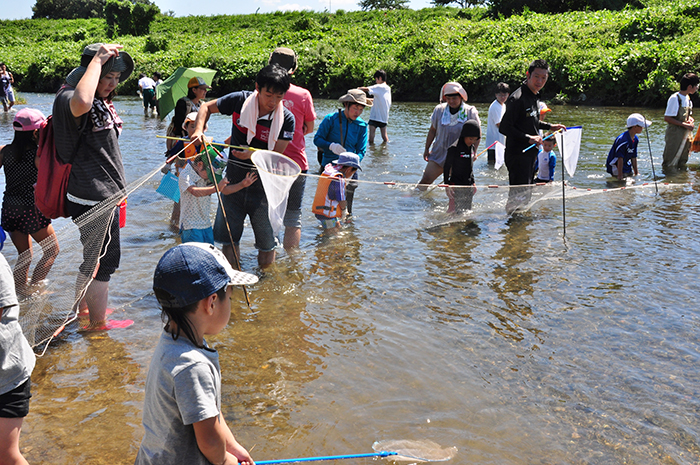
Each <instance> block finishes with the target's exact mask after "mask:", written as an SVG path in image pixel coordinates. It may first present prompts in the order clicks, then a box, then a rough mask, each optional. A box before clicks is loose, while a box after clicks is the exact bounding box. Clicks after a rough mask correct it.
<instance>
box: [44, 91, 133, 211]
mask: <svg viewBox="0 0 700 465" xmlns="http://www.w3.org/2000/svg"><path fill="white" fill-rule="evenodd" d="M74 93H75V89H74V88H73V87H70V86H63V87H61V89H60V90H59V91H58V93H57V94H56V99H55V100H54V102H53V124H54V141H55V143H56V152H57V153H58V156H59V158H60V159H61V160H62V161H63V162H64V163H66V162H68V163H72V164H73V167H72V168H71V172H70V178H69V179H68V193H69V194H70V195H72V196H74V197H77V198H79V199H84V200H89V201H96V202H99V201H102V200H105V199H107V198H109V197H111V196H112V195H114V194H116V193H118V192H121V191H123V190H124V187H125V186H126V178H125V176H124V165H123V164H122V153H121V151H120V150H119V142H118V136H119V131H120V130H121V120H120V119H119V117H118V115H117V114H116V111H115V110H114V107H112V106H110V104H107V103H106V102H104V101H103V100H101V99H95V101H94V102H93V105H92V108H91V109H90V111H89V112H88V113H86V114H85V115H83V116H81V117H80V118H79V123H80V124H78V121H76V118H75V117H74V116H73V113H72V112H71V109H70V100H71V98H72V97H73V94H74ZM86 124H87V125H88V127H87V128H86V129H85V130H84V131H83V128H84V126H85V125H86ZM81 132H82V136H81V135H80V134H81ZM79 139H80V144H79V145H78V151H77V153H76V154H75V156H74V157H73V159H72V160H71V159H70V157H71V156H72V155H73V153H74V152H75V147H76V144H78V141H79Z"/></svg>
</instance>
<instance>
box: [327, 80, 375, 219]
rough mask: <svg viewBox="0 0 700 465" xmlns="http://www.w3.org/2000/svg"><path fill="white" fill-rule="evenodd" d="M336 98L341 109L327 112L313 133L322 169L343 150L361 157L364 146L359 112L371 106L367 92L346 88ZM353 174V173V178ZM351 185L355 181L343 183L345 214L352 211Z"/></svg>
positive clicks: (354, 183) (353, 187) (364, 127)
mask: <svg viewBox="0 0 700 465" xmlns="http://www.w3.org/2000/svg"><path fill="white" fill-rule="evenodd" d="M338 101H339V102H340V103H342V104H343V109H342V110H338V111H337V112H332V113H328V114H327V115H326V116H325V117H324V118H323V121H321V124H320V125H319V127H318V131H316V135H315V136H314V144H316V147H318V148H319V155H320V156H321V159H320V160H319V161H320V163H321V169H322V170H323V169H325V166H326V165H328V163H331V162H332V161H334V160H337V159H338V156H339V155H340V154H341V153H344V152H350V153H354V154H356V155H357V156H359V157H360V161H362V159H363V158H364V157H365V152H366V150H367V123H365V121H364V120H363V119H362V117H361V116H360V115H362V112H363V111H364V109H365V107H370V108H372V99H370V98H367V94H365V93H364V92H363V91H361V90H360V89H350V90H348V92H347V93H346V94H345V95H343V96H342V97H340V98H339V99H338ZM357 178H358V177H357V173H355V174H354V176H353V180H357ZM355 189H357V183H356V182H352V181H349V182H348V183H347V184H346V186H345V191H346V192H345V198H346V200H347V202H348V215H352V205H353V200H354V198H355Z"/></svg>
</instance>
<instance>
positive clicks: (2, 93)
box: [0, 63, 15, 113]
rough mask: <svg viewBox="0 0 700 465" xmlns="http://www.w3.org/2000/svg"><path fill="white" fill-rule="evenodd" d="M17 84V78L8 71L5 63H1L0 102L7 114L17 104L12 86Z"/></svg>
mask: <svg viewBox="0 0 700 465" xmlns="http://www.w3.org/2000/svg"><path fill="white" fill-rule="evenodd" d="M14 83H15V78H14V77H13V76H12V73H11V72H9V71H8V70H7V66H5V63H0V100H2V106H3V108H4V109H5V112H6V113H7V112H8V111H10V110H11V109H12V107H13V106H14V104H15V92H14V90H12V84H14Z"/></svg>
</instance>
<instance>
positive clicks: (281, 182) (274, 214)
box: [251, 150, 301, 234]
mask: <svg viewBox="0 0 700 465" xmlns="http://www.w3.org/2000/svg"><path fill="white" fill-rule="evenodd" d="M251 160H252V161H253V163H254V164H255V166H256V167H257V168H258V176H259V177H260V180H261V181H262V183H263V187H264V188H265V195H266V196H267V208H268V214H269V216H270V223H271V224H272V230H273V231H274V232H275V234H278V233H279V232H280V230H281V229H282V223H283V221H284V214H285V212H286V210H287V199H288V197H289V188H290V187H292V184H293V183H294V181H295V180H296V179H297V176H298V175H299V173H301V168H300V167H299V165H298V164H297V163H296V162H295V161H294V160H292V159H291V158H289V157H285V156H284V155H281V154H279V153H277V152H272V151H269V150H256V151H255V152H254V153H253V156H252V157H251Z"/></svg>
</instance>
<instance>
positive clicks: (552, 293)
mask: <svg viewBox="0 0 700 465" xmlns="http://www.w3.org/2000/svg"><path fill="white" fill-rule="evenodd" d="M24 97H25V98H26V99H27V101H28V102H29V104H30V105H31V106H34V107H37V108H39V109H41V110H43V111H44V112H45V113H47V114H48V113H50V111H51V102H52V98H53V96H52V95H37V94H25V95H24ZM116 105H117V107H118V110H119V112H120V114H121V116H122V118H123V119H124V121H125V128H124V132H123V135H122V137H121V139H120V144H121V147H122V152H123V154H124V160H125V166H126V172H127V177H128V180H129V181H134V180H136V179H138V178H140V177H141V176H142V175H144V174H147V173H149V172H152V171H155V170H157V169H158V168H159V166H160V163H161V162H162V160H163V155H162V153H163V147H164V142H163V140H162V139H156V138H155V136H156V135H160V134H164V133H165V127H166V124H165V123H162V122H159V121H158V120H157V119H154V118H144V116H143V114H142V110H141V106H140V102H139V101H138V100H137V99H136V98H130V97H122V98H119V99H118V101H117V102H116ZM432 107H433V104H422V103H400V102H399V103H395V104H394V106H393V107H392V109H391V115H390V117H391V120H390V126H389V135H390V138H391V142H390V143H389V144H387V145H376V146H373V147H371V148H370V149H369V151H368V154H367V156H366V158H365V161H364V162H363V168H364V171H362V173H361V179H363V180H373V181H396V182H405V183H411V182H416V181H417V180H418V179H419V178H420V174H421V172H422V170H423V168H424V164H425V163H424V161H423V160H422V157H421V155H420V154H421V153H422V150H423V145H424V141H425V135H426V133H427V130H428V125H429V117H430V113H431V110H432ZM335 108H337V103H336V102H335V101H319V102H317V110H318V113H319V120H318V121H317V124H318V123H320V118H321V117H322V116H323V115H325V114H326V113H328V112H330V111H333V110H334V109H335ZM477 108H478V109H479V111H480V114H481V117H482V121H483V122H484V123H485V121H486V114H487V105H483V104H481V105H477ZM637 110H639V109H637ZM633 111H635V109H632V108H607V107H554V111H553V112H552V113H551V114H550V115H551V116H550V117H549V118H548V119H549V120H551V121H557V122H562V123H565V124H567V125H569V126H572V125H583V127H584V132H583V142H582V149H581V160H580V162H579V166H578V170H577V171H576V173H575V176H574V177H573V178H570V179H569V181H570V183H571V184H572V185H575V186H577V187H579V188H582V189H583V190H585V189H587V188H590V189H594V190H596V192H597V193H594V194H591V195H587V196H582V197H577V198H574V197H570V198H567V199H566V235H565V237H564V235H563V233H564V230H563V216H562V199H561V197H560V196H559V197H558V198H555V199H552V200H545V201H541V202H538V203H537V204H535V205H534V206H533V207H532V209H531V210H530V211H529V212H528V213H525V214H523V215H520V216H517V217H513V218H509V217H508V216H507V215H506V214H505V212H504V200H505V195H506V190H505V189H485V188H484V189H480V190H479V192H478V193H477V196H476V197H475V208H474V212H473V213H472V214H471V215H469V218H454V217H450V216H448V215H447V214H446V213H445V209H446V206H447V198H446V197H445V194H444V192H443V191H442V189H440V188H437V189H435V190H433V191H432V192H430V193H428V194H426V195H418V194H417V193H415V192H414V191H413V190H412V189H409V188H402V187H400V186H398V187H396V186H393V187H392V186H384V185H382V184H362V185H361V186H360V188H359V189H358V191H357V194H356V200H355V213H356V218H355V222H354V224H353V225H352V226H350V227H348V228H347V229H346V230H345V231H344V232H343V233H342V234H341V235H340V236H339V237H336V238H334V239H330V240H329V239H327V238H323V237H322V236H321V235H320V228H319V226H318V224H317V221H316V220H315V219H314V218H313V216H312V215H311V213H310V212H309V208H310V203H311V197H312V194H313V192H314V190H315V180H314V179H310V180H309V183H308V185H307V195H306V197H305V199H304V205H305V206H304V211H305V216H304V226H303V229H302V239H301V247H300V249H299V250H298V251H296V252H295V253H292V254H287V253H285V252H284V251H280V254H279V258H278V261H277V263H276V264H275V265H274V266H273V267H271V268H270V269H268V270H266V271H265V272H264V273H262V272H260V271H259V270H258V269H257V268H256V266H257V265H256V263H257V262H256V252H255V250H254V249H253V246H252V233H251V231H250V230H249V228H248V229H247V230H246V232H245V234H244V238H243V241H242V265H243V268H244V269H245V270H247V271H251V272H255V273H258V274H259V275H260V276H261V280H260V282H259V283H258V284H257V285H255V286H251V287H250V288H249V294H250V299H251V307H250V308H247V307H246V305H245V303H244V298H243V292H242V291H241V290H237V291H236V299H235V302H234V308H233V314H232V321H231V323H230V324H229V326H228V327H227V328H226V329H225V330H224V331H223V332H222V333H221V334H219V335H217V336H215V337H211V338H209V339H210V341H211V342H212V344H213V345H214V346H215V347H216V348H217V349H218V351H219V353H220V355H221V367H222V372H223V385H224V387H223V396H222V397H223V398H222V405H223V412H224V414H225V417H226V418H227V420H228V422H229V424H230V426H231V428H232V430H233V431H234V434H235V435H236V436H237V438H238V440H239V441H240V442H241V443H242V444H243V445H245V446H246V447H248V448H249V449H250V450H251V451H252V455H253V457H254V458H256V459H258V460H263V459H279V458H290V457H298V456H310V455H314V456H315V455H331V454H353V453H364V452H371V445H372V443H373V442H374V441H375V440H380V439H410V440H419V439H431V440H433V441H435V442H437V443H439V444H442V445H444V446H456V447H457V448H458V450H459V451H458V453H457V455H456V457H455V458H454V459H453V460H452V462H451V463H454V464H455V465H462V464H464V465H466V464H473V463H474V464H475V463H478V464H623V463H624V464H631V463H634V464H657V463H666V464H690V463H697V462H699V461H700V446H699V443H698V441H699V440H698V433H699V431H700V422H699V418H698V414H699V411H700V402H699V401H698V386H699V385H700V375H699V374H698V369H697V366H698V361H699V360H698V345H697V340H698V338H697V334H698V330H699V318H698V312H697V309H696V303H695V302H696V298H697V294H698V281H700V273H699V272H698V266H697V260H698V251H699V250H700V246H698V245H697V237H698V234H697V231H698V230H699V229H700V207H698V205H700V193H699V190H698V188H697V187H696V186H695V185H694V184H688V183H694V182H696V181H697V179H696V178H697V173H696V170H697V165H698V161H697V158H696V157H691V166H690V169H689V170H688V171H687V172H684V173H680V174H677V175H674V176H671V177H669V178H667V180H668V181H671V182H673V183H675V184H681V185H679V186H676V187H664V186H662V187H661V188H660V189H659V193H658V194H657V193H656V191H655V188H654V187H653V185H649V186H647V187H644V188H641V189H630V190H624V191H619V190H617V191H610V192H601V191H600V190H602V189H606V188H610V187H619V185H618V184H616V183H615V182H612V180H611V178H610V177H608V176H607V175H606V174H605V173H604V170H603V164H604V161H605V157H606V155H607V151H608V149H609V146H610V144H611V143H612V141H613V140H614V138H615V137H616V136H617V135H618V134H619V133H620V132H622V131H623V130H624V121H625V118H626V117H627V115H628V114H629V113H631V112H633ZM645 111H646V114H647V117H649V118H651V119H653V120H654V121H655V122H656V123H655V124H654V125H652V126H651V128H650V129H649V136H650V139H651V152H652V153H653V157H654V164H655V167H656V170H657V174H658V175H659V176H663V174H662V173H660V165H661V153H662V150H663V132H664V129H665V125H664V124H663V123H662V112H661V111H660V110H645ZM365 116H367V115H365ZM11 122H12V116H11V115H9V116H8V115H1V114H0V141H2V143H8V142H9V141H10V140H11V134H12V126H11ZM229 128H230V120H229V119H228V118H227V117H223V116H220V115H217V116H215V117H213V118H212V121H211V123H210V131H209V134H210V135H213V136H215V137H216V138H217V139H223V138H225V137H226V135H228V133H229V130H230V129H229ZM483 129H485V127H484V128H483ZM307 146H310V147H313V144H312V136H309V137H308V138H307ZM482 147H483V144H482ZM310 153H312V154H313V155H312V156H311V157H310V158H313V159H315V150H310ZM312 166H313V167H314V168H315V167H316V163H315V162H314V163H312ZM560 169H561V165H558V166H557V173H558V174H557V176H558V177H559V176H560V175H561V171H560ZM639 170H640V173H641V175H640V177H639V179H638V180H637V184H642V183H644V182H649V181H650V180H652V174H651V172H652V168H651V163H650V159H649V149H648V147H647V142H646V138H645V137H642V143H641V144H640V158H639ZM475 175H476V180H477V184H479V185H488V184H500V185H504V184H507V175H506V170H505V168H502V169H501V170H500V171H499V172H494V171H493V169H492V168H489V167H488V165H487V163H486V159H485V156H484V157H482V158H481V159H479V161H478V162H477V164H476V168H475ZM159 179H160V175H159V174H158V175H156V176H155V177H154V178H153V179H152V180H151V181H149V182H148V183H146V185H145V186H144V187H142V188H141V189H139V190H137V191H136V192H135V193H134V194H132V196H131V197H130V198H129V204H128V217H127V227H126V228H125V229H123V230H122V250H123V256H122V267H121V269H120V270H119V271H118V272H117V274H116V275H115V276H114V277H113V280H112V285H111V289H110V291H111V297H110V302H111V304H110V306H112V307H114V308H115V312H114V317H115V318H130V319H133V320H135V324H134V325H133V326H131V327H130V328H128V329H124V330H113V331H110V332H104V333H87V334H85V333H77V332H76V328H75V327H71V328H68V330H66V334H65V335H64V337H63V339H61V340H60V341H57V342H54V343H53V344H52V346H51V347H50V348H49V350H48V352H47V354H46V355H45V356H44V357H43V358H40V359H39V360H38V363H37V367H36V369H35V371H34V373H33V376H32V381H33V383H32V390H33V397H32V400H31V411H30V414H29V416H28V417H27V418H26V420H25V422H24V428H23V431H22V438H21V439H22V440H21V446H22V450H23V452H24V454H25V455H26V457H27V458H28V459H29V461H30V463H34V464H74V463H91V464H92V463H96V464H99V463H104V464H122V463H123V464H127V463H133V460H134V458H135V455H136V451H137V450H138V446H139V442H140V439H141V436H142V433H143V430H142V427H141V412H142V408H143V401H144V395H143V390H144V384H145V378H146V372H147V369H148V363H149V361H150V357H151V353H152V351H153V348H154V346H155V344H156V341H157V337H158V334H159V331H160V330H161V326H162V325H161V322H160V318H159V313H160V312H159V309H158V306H157V302H156V300H155V298H154V297H153V295H152V293H151V291H150V289H151V286H152V273H153V269H154V267H155V264H156V262H157V260H158V258H159V257H160V256H161V254H162V253H163V252H164V251H165V250H166V249H168V248H169V247H172V246H173V245H174V244H176V243H177V238H176V236H175V235H173V234H172V233H171V232H169V230H168V220H169V214H170V206H171V203H170V202H169V201H168V200H166V199H165V198H163V197H161V196H160V195H159V194H157V193H155V188H156V187H157V185H158V182H159ZM0 181H1V182H2V184H3V185H4V178H1V177H0ZM61 224H62V223H61V221H58V222H56V225H57V226H60V225H61ZM59 239H60V238H59ZM4 253H5V254H6V256H7V257H8V259H9V260H10V262H11V263H14V259H15V256H16V255H15V252H14V248H13V246H12V245H11V243H10V242H9V241H8V242H7V243H6V244H5V250H4ZM66 272H68V273H70V272H72V270H66ZM371 460H372V459H362V460H354V461H351V460H348V461H350V462H354V463H358V462H359V463H363V464H366V463H369V462H370V461H371Z"/></svg>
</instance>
